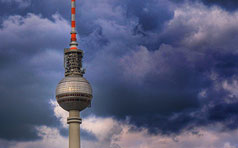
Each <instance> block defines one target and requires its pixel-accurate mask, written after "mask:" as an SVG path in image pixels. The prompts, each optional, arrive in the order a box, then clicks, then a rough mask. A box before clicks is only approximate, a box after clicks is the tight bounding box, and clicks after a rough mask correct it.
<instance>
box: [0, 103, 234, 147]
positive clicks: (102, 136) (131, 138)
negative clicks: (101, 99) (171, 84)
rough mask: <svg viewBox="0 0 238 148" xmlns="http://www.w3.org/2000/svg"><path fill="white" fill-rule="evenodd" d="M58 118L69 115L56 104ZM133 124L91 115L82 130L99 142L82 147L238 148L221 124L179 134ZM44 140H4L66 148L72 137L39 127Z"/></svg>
mask: <svg viewBox="0 0 238 148" xmlns="http://www.w3.org/2000/svg"><path fill="white" fill-rule="evenodd" d="M50 103H51V104H53V107H54V111H55V115H56V116H57V117H58V118H59V119H60V121H61V123H62V124H63V125H64V124H65V123H66V118H67V116H68V114H67V112H66V111H64V110H63V109H62V108H60V107H59V106H58V105H57V104H56V102H55V101H51V102H50ZM131 127H132V126H131V125H129V124H127V123H120V122H118V121H116V120H114V119H112V118H101V117H96V116H89V117H87V118H85V119H83V124H82V126H81V129H84V130H86V131H88V132H90V133H92V134H94V135H95V136H96V138H97V140H96V141H95V140H89V139H84V138H82V139H81V141H82V147H87V148H99V147H100V148H102V147H103V148H158V147H159V148H191V147H192V148H238V145H237V143H236V142H237V137H238V130H233V131H222V130H220V129H221V128H220V126H219V125H212V126H209V127H203V128H199V129H197V130H196V131H190V132H188V131H184V132H182V133H181V134H179V135H170V136H166V135H150V134H148V131H147V130H146V129H141V130H136V131H133V130H131ZM65 128H67V126H65ZM37 130H38V135H39V136H40V137H41V138H42V139H40V140H37V141H31V142H12V141H4V140H1V141H0V145H3V144H4V145H5V146H6V147H5V148H46V147H50V148H65V147H68V137H63V136H62V135H60V133H59V130H58V129H56V128H51V127H46V126H40V127H37Z"/></svg>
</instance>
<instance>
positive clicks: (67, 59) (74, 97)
mask: <svg viewBox="0 0 238 148" xmlns="http://www.w3.org/2000/svg"><path fill="white" fill-rule="evenodd" d="M75 2H76V0H71V7H72V8H71V13H72V14H71V25H72V26H71V42H70V48H66V49H64V68H65V77H64V78H63V79H62V80H61V81H60V82H59V84H58V85H57V88H56V100H57V102H58V103H59V105H60V106H61V107H62V108H63V109H64V110H66V111H68V112H69V117H68V118H67V123H68V124H69V148H80V124H81V123H82V119H81V118H80V111H82V110H84V109H85V108H86V107H88V106H90V105H91V100H92V88H91V86H90V84H89V82H88V81H87V80H86V79H85V78H84V77H83V74H84V73H85V70H84V69H83V68H82V58H83V51H82V50H80V49H78V47H77V46H78V43H77V38H76V35H77V32H76V21H75V12H76V5H75Z"/></svg>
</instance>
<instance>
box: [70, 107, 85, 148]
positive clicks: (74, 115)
mask: <svg viewBox="0 0 238 148" xmlns="http://www.w3.org/2000/svg"><path fill="white" fill-rule="evenodd" d="M67 123H68V124H69V148H80V124H81V123H82V119H81V118H80V113H79V111H78V110H70V111H69V117H68V119H67Z"/></svg>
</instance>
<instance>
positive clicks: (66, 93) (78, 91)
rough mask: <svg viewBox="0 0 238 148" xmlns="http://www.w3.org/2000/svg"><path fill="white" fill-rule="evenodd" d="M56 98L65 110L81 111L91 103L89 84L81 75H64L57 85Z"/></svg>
mask: <svg viewBox="0 0 238 148" xmlns="http://www.w3.org/2000/svg"><path fill="white" fill-rule="evenodd" d="M56 99H57V102H58V103H59V105H60V106H61V107H62V108H63V109H65V110H67V111H69V110H79V111H81V110H83V109H85V108H86V107H88V106H89V105H90V103H91V100H92V88H91V85H90V84H89V82H88V81H87V80H86V79H85V78H83V77H79V76H75V77H74V76H70V77H65V78H63V79H62V80H61V81H60V82H59V84H58V85H57V88H56Z"/></svg>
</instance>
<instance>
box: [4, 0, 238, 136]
mask: <svg viewBox="0 0 238 148" xmlns="http://www.w3.org/2000/svg"><path fill="white" fill-rule="evenodd" d="M21 2H22V3H23V2H29V3H27V5H25V6H24V9H23V7H20V4H22V3H21ZM40 2H41V3H40ZM0 3H1V7H4V8H3V9H2V11H4V13H1V21H2V23H1V30H0V38H1V45H0V57H1V59H0V66H1V69H0V76H1V78H0V84H1V85H0V92H1V94H0V99H1V101H2V103H1V104H0V110H1V112H0V118H1V119H3V122H1V125H2V126H1V127H0V131H1V132H0V138H1V139H7V140H32V139H36V138H39V136H37V130H36V129H35V127H36V126H44V125H46V126H50V127H60V125H59V119H57V118H56V117H55V116H54V113H53V110H52V108H51V105H50V104H49V102H50V99H53V98H54V89H55V86H56V84H57V82H58V81H59V80H60V78H62V77H63V70H64V69H63V48H65V47H67V46H68V40H69V32H70V24H69V21H66V20H67V19H69V12H68V11H67V10H68V9H69V6H70V5H69V4H67V2H66V1H63V0H61V1H57V3H56V2H55V1H54V0H53V1H11V2H6V1H0ZM214 3H215V4H219V5H222V6H223V7H224V8H225V7H226V5H225V4H226V3H224V4H223V3H222V2H220V3H219V2H217V3H216V2H214ZM54 4H56V5H54ZM205 4H211V1H206V2H205V1H204V3H200V2H197V1H192V2H191V1H190V2H188V1H183V2H180V4H177V3H174V2H169V1H166V0H159V1H158V0H148V1H144V0H138V1H137V2H136V3H132V2H131V1H129V0H122V1H119V0H116V1H110V0H87V1H80V4H79V5H78V9H79V11H78V17H77V21H78V28H77V30H78V33H79V37H80V39H79V44H80V45H79V46H80V48H81V49H83V50H84V51H85V59H84V66H85V67H86V69H87V71H86V75H85V77H86V78H87V79H88V80H89V81H90V82H91V84H92V86H93V90H94V100H93V102H92V108H90V109H87V110H86V111H84V112H83V117H86V116H89V115H91V114H94V115H96V116H98V117H113V118H114V119H115V120H117V121H120V122H128V123H129V124H132V125H134V126H133V127H134V128H133V129H135V130H137V129H141V128H143V129H144V128H146V129H147V130H148V131H149V132H150V133H152V134H178V133H181V132H182V131H184V130H192V129H195V128H198V127H201V126H208V125H211V124H216V123H220V124H221V125H222V127H223V129H228V130H229V129H235V128H237V125H236V124H235V123H236V121H237V120H238V118H237V116H236V114H237V113H238V110H237V109H236V106H237V102H238V99H237V96H238V95H237V92H236V91H235V90H234V89H232V88H233V87H235V86H236V82H237V64H236V63H237V60H236V59H237V58H238V53H237V38H238V35H237V34H238V28H237V23H238V12H237V11H232V12H228V11H227V10H226V9H222V8H220V7H216V6H215V7H210V5H205ZM13 5H19V7H18V8H17V9H15V10H13V11H10V12H7V13H6V11H5V10H6V6H9V7H10V6H13ZM42 8H44V9H42ZM227 8H228V7H227ZM229 9H230V8H229ZM15 120H17V121H19V122H11V121H15ZM12 127H14V128H12ZM9 131H11V132H10V133H11V135H8V134H7V133H9ZM23 131H24V134H23Z"/></svg>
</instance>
